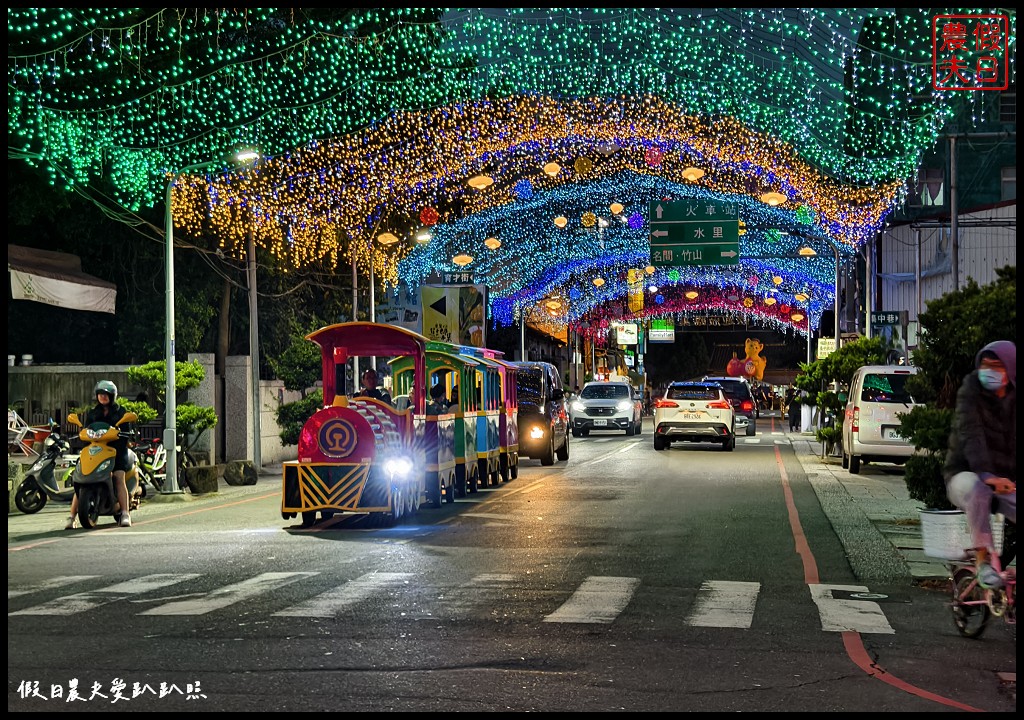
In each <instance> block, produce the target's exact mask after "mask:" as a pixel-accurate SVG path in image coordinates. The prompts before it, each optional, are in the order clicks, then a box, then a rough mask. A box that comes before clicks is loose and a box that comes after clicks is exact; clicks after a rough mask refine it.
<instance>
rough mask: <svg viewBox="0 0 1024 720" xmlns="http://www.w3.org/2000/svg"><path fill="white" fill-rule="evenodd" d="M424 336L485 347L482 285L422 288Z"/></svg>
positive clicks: (484, 294)
mask: <svg viewBox="0 0 1024 720" xmlns="http://www.w3.org/2000/svg"><path fill="white" fill-rule="evenodd" d="M420 298H421V302H422V308H423V331H422V332H423V334H424V335H426V336H427V337H428V338H430V339H431V340H440V341H441V342H448V343H454V344H455V345H472V346H473V347H487V335H486V329H487V318H486V314H487V287H486V286H485V285H441V286H437V285H423V286H421V287H420Z"/></svg>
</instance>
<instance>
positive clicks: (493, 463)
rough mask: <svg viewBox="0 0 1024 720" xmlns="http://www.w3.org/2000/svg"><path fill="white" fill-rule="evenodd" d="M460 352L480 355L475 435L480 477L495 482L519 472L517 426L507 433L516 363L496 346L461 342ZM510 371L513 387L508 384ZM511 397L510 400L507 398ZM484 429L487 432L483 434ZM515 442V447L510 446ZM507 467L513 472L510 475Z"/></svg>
mask: <svg viewBox="0 0 1024 720" xmlns="http://www.w3.org/2000/svg"><path fill="white" fill-rule="evenodd" d="M460 350H461V351H462V353H463V354H466V355H471V356H472V357H475V358H477V359H479V361H480V363H481V365H482V366H483V367H482V371H481V377H480V378H479V382H480V396H481V400H482V402H481V405H482V407H481V410H480V412H479V413H478V415H479V419H478V424H479V427H480V431H479V433H478V435H477V447H478V453H477V454H478V457H479V462H480V477H481V478H487V479H488V481H489V483H490V484H492V485H497V484H498V483H499V482H501V481H502V480H504V481H508V480H509V479H510V477H515V476H516V475H518V474H519V442H518V428H516V429H514V430H513V431H512V434H511V437H510V433H509V422H508V421H509V416H510V415H511V417H512V425H513V426H515V425H516V423H517V421H516V403H515V397H516V395H515V370H516V366H515V365H512V364H510V363H506V362H504V361H503V360H501V359H500V358H501V356H502V355H503V354H504V353H502V352H500V351H498V350H490V349H488V348H477V347H469V346H460ZM510 373H511V382H512V388H511V392H510V389H509V386H508V382H509V375H510ZM510 400H511V403H510V402H509V401H510ZM484 433H486V434H484ZM513 445H514V447H512V446H513ZM510 453H511V454H510ZM510 468H514V472H515V473H516V474H515V475H511V476H510V472H512V470H510Z"/></svg>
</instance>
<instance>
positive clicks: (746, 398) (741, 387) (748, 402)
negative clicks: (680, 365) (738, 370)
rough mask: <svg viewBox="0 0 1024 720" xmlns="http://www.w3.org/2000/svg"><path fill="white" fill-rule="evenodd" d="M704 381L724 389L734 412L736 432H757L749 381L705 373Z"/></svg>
mask: <svg viewBox="0 0 1024 720" xmlns="http://www.w3.org/2000/svg"><path fill="white" fill-rule="evenodd" d="M701 379H702V380H704V381H705V382H716V383H718V384H719V385H721V386H722V389H723V390H725V396H726V397H727V398H729V403H730V404H731V405H732V409H733V412H734V413H735V414H736V434H737V435H740V434H746V435H748V436H749V435H753V434H754V433H756V432H757V419H756V418H757V408H756V406H755V404H754V394H753V393H752V392H751V391H750V383H748V382H747V381H746V380H744V379H743V378H738V377H723V376H718V377H712V376H708V375H705V376H704V377H703V378H701Z"/></svg>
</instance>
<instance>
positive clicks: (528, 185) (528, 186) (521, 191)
mask: <svg viewBox="0 0 1024 720" xmlns="http://www.w3.org/2000/svg"><path fill="white" fill-rule="evenodd" d="M512 192H514V193H515V194H516V197H517V198H519V199H520V200H529V199H530V198H532V197H533V183H532V182H530V181H529V180H520V181H519V182H517V183H516V184H515V185H513V186H512Z"/></svg>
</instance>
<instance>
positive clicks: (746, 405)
mask: <svg viewBox="0 0 1024 720" xmlns="http://www.w3.org/2000/svg"><path fill="white" fill-rule="evenodd" d="M740 409H741V410H743V411H744V412H752V411H753V409H754V403H752V402H751V401H750V400H744V401H743V402H742V403H740Z"/></svg>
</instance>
